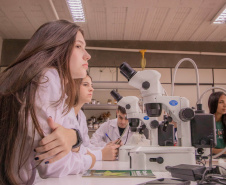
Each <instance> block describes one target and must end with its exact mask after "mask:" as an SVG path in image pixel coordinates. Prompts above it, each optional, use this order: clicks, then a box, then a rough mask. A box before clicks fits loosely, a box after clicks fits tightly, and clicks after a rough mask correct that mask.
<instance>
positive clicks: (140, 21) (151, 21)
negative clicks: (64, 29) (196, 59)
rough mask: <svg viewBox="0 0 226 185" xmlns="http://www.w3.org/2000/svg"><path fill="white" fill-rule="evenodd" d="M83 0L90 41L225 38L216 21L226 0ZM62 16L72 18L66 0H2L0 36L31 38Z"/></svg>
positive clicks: (85, 26) (225, 30)
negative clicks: (215, 18)
mask: <svg viewBox="0 0 226 185" xmlns="http://www.w3.org/2000/svg"><path fill="white" fill-rule="evenodd" d="M82 1H83V6H84V10H85V16H86V22H85V23H79V25H81V26H82V28H83V29H84V31H85V38H86V39H87V40H133V41H217V42H218V41H226V25H213V24H211V20H212V19H213V17H214V16H215V15H216V14H217V12H218V11H219V10H220V9H221V8H222V7H223V6H224V5H225V4H226V0H82ZM51 3H52V6H51ZM57 16H58V17H59V18H60V19H67V20H70V21H72V18H71V16H70V13H69V10H68V7H67V4H66V2H65V0H0V37H1V38H2V39H29V38H30V37H31V36H32V34H33V33H34V31H35V30H36V29H37V28H38V27H39V26H40V25H42V24H43V23H45V22H48V21H51V20H56V19H57Z"/></svg>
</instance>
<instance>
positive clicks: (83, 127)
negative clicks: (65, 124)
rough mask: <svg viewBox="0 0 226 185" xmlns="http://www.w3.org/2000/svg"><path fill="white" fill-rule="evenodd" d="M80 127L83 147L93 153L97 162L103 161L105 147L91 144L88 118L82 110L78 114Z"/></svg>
mask: <svg viewBox="0 0 226 185" xmlns="http://www.w3.org/2000/svg"><path fill="white" fill-rule="evenodd" d="M78 124H79V125H78V127H79V131H80V133H81V137H82V141H83V142H82V145H83V146H84V147H86V148H87V149H88V150H89V151H90V152H91V153H93V154H94V155H95V157H96V160H97V161H100V160H102V151H101V149H103V147H97V146H94V145H92V144H91V143H90V139H89V135H88V126H87V122H86V116H85V114H84V113H83V111H82V110H80V111H79V112H78Z"/></svg>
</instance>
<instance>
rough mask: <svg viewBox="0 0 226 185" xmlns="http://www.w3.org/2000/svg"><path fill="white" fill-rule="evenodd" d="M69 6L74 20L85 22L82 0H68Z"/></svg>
mask: <svg viewBox="0 0 226 185" xmlns="http://www.w3.org/2000/svg"><path fill="white" fill-rule="evenodd" d="M67 5H68V8H69V10H70V12H71V16H72V18H73V20H74V22H85V20H86V19H85V14H84V11H83V7H82V2H81V0H67Z"/></svg>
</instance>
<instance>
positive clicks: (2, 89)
mask: <svg viewBox="0 0 226 185" xmlns="http://www.w3.org/2000/svg"><path fill="white" fill-rule="evenodd" d="M85 47H86V43H85V40H84V37H83V31H82V30H81V29H80V27H79V26H77V25H76V24H75V23H71V22H68V21H65V20H57V21H52V22H48V23H45V24H43V25H42V26H41V27H40V28H39V29H38V30H37V31H36V32H35V33H34V35H33V36H32V37H31V39H30V40H29V41H28V43H27V44H26V45H25V47H24V48H23V50H22V51H21V53H20V54H19V56H18V57H17V59H16V61H15V62H14V63H13V64H11V65H10V66H9V67H8V68H7V69H6V70H4V71H3V72H1V73H0V107H1V110H0V141H1V142H0V151H1V152H0V164H1V165H0V184H13V185H17V184H33V182H34V180H35V175H36V169H38V171H39V174H40V176H41V177H42V178H48V177H62V176H66V175H69V174H78V173H83V172H84V171H85V170H87V169H89V168H92V166H93V165H94V163H95V160H96V159H95V156H94V155H93V154H92V153H90V152H89V151H87V150H86V149H85V148H84V147H82V146H80V147H79V143H78V141H79V140H80V139H79V137H78V132H77V130H75V129H76V120H73V119H71V117H70V115H73V114H74V112H73V106H74V105H75V104H76V103H77V102H76V101H77V98H76V97H77V96H78V94H77V93H76V86H75V82H74V79H77V78H84V77H85V76H86V70H87V68H88V60H89V59H90V58H91V56H90V55H89V54H88V53H87V51H86V50H85ZM66 86H67V87H69V88H70V91H68V92H67V94H66ZM51 132H52V134H50V133H51ZM55 133H57V134H55ZM61 133H63V135H64V136H67V137H65V138H64V141H63V142H62V141H61V142H62V143H58V142H59V141H60V140H57V141H55V140H54V142H51V139H50V140H49V141H50V142H49V143H48V144H47V145H48V147H47V148H49V150H50V151H51V152H50V153H49V152H45V153H41V154H39V152H40V151H39V145H42V144H43V143H44V141H43V140H42V138H43V139H45V137H46V138H48V139H49V137H48V136H47V135H48V134H50V135H51V137H52V136H54V137H57V135H60V134H61ZM66 133H67V134H66ZM48 139H47V140H45V142H47V141H48ZM3 141H4V142H3ZM45 144H46V143H45ZM62 145H67V147H63V149H62V148H61V146H62ZM64 148H69V150H68V151H65V150H64ZM36 149H37V150H36ZM47 156H48V157H47ZM49 157H53V158H49ZM54 157H55V159H54ZM43 159H47V160H43ZM51 159H54V160H51ZM54 161H56V162H55V163H52V162H54Z"/></svg>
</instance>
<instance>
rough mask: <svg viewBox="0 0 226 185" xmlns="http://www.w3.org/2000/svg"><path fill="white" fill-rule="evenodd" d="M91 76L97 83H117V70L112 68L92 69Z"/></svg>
mask: <svg viewBox="0 0 226 185" xmlns="http://www.w3.org/2000/svg"><path fill="white" fill-rule="evenodd" d="M89 72H90V76H91V77H92V80H93V81H94V82H95V81H98V82H99V81H116V68H113V67H112V68H111V67H102V68H99V67H91V68H90V71H89Z"/></svg>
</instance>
